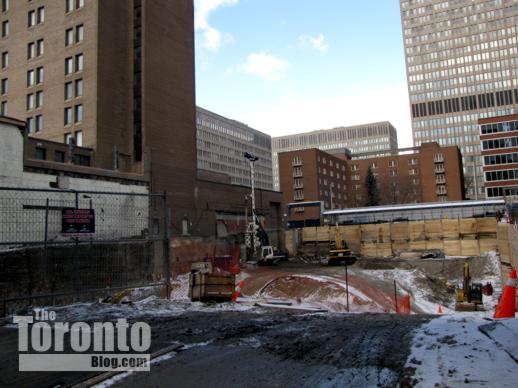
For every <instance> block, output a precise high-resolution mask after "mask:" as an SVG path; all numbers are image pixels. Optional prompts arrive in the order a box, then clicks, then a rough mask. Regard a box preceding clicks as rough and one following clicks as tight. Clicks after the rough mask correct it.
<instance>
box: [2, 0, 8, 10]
mask: <svg viewBox="0 0 518 388" xmlns="http://www.w3.org/2000/svg"><path fill="white" fill-rule="evenodd" d="M7 11H9V0H2V12H7Z"/></svg>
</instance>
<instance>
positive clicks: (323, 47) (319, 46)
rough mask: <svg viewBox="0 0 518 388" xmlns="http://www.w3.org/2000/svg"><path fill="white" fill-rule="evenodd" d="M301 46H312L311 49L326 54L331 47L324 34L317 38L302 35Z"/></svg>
mask: <svg viewBox="0 0 518 388" xmlns="http://www.w3.org/2000/svg"><path fill="white" fill-rule="evenodd" d="M299 42H300V44H301V46H303V47H305V46H310V47H311V48H313V49H315V50H318V51H320V52H322V53H325V52H326V51H327V50H328V49H329V45H328V44H327V43H326V39H325V37H324V35H323V34H319V35H317V36H315V37H313V36H309V35H301V36H300V37H299Z"/></svg>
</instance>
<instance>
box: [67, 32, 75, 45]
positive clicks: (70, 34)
mask: <svg viewBox="0 0 518 388" xmlns="http://www.w3.org/2000/svg"><path fill="white" fill-rule="evenodd" d="M72 43H74V29H73V28H69V29H68V30H66V31H65V46H70V45H71V44H72Z"/></svg>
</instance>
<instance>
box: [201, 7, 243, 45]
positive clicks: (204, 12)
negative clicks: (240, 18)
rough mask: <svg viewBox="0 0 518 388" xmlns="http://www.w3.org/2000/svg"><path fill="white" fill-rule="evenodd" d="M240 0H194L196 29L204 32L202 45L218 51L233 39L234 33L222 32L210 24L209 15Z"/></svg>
mask: <svg viewBox="0 0 518 388" xmlns="http://www.w3.org/2000/svg"><path fill="white" fill-rule="evenodd" d="M238 1H239V0H194V29H195V31H196V32H200V33H201V34H202V41H201V47H203V48H205V49H207V50H211V51H216V50H218V49H219V48H220V47H221V46H222V45H223V43H228V42H229V41H232V39H233V38H232V35H230V34H222V33H221V32H220V31H219V30H217V29H216V28H214V27H212V26H211V25H210V24H209V16H210V14H211V13H212V12H214V11H215V10H216V9H218V8H219V7H223V6H233V5H236V4H237V3H238Z"/></svg>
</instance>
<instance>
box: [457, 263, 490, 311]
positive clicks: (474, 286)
mask: <svg viewBox="0 0 518 388" xmlns="http://www.w3.org/2000/svg"><path fill="white" fill-rule="evenodd" d="M456 295H457V303H456V304H455V310H457V311H483V310H484V306H483V304H482V283H471V276H470V274H469V263H468V262H465V263H464V279H463V282H462V288H460V287H459V288H457V290H456Z"/></svg>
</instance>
